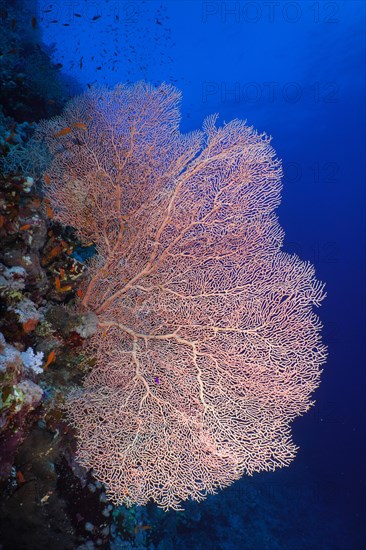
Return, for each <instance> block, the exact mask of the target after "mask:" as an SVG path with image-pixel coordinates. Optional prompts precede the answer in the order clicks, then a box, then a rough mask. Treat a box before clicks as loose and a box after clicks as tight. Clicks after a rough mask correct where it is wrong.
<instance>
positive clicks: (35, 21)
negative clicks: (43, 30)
mask: <svg viewBox="0 0 366 550" xmlns="http://www.w3.org/2000/svg"><path fill="white" fill-rule="evenodd" d="M31 22H32V29H36V28H37V18H36V17H35V16H34V15H33V17H32V21H31Z"/></svg>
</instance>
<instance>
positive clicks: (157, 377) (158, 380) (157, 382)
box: [154, 376, 160, 384]
mask: <svg viewBox="0 0 366 550" xmlns="http://www.w3.org/2000/svg"><path fill="white" fill-rule="evenodd" d="M154 380H155V383H156V384H160V379H159V376H155V378H154Z"/></svg>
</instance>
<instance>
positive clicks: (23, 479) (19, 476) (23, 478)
mask: <svg viewBox="0 0 366 550" xmlns="http://www.w3.org/2000/svg"><path fill="white" fill-rule="evenodd" d="M17 481H18V483H25V477H24V476H23V474H22V472H21V471H20V470H18V471H17Z"/></svg>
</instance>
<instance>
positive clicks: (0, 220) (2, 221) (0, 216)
mask: <svg viewBox="0 0 366 550" xmlns="http://www.w3.org/2000/svg"><path fill="white" fill-rule="evenodd" d="M4 222H5V218H4V216H2V215H1V214H0V228H1V227H2V226H3V225H4Z"/></svg>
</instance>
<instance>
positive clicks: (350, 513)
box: [25, 0, 366, 550]
mask: <svg viewBox="0 0 366 550" xmlns="http://www.w3.org/2000/svg"><path fill="white" fill-rule="evenodd" d="M27 9H28V10H29V12H28V13H29V14H30V15H32V16H33V15H35V16H36V17H37V21H38V23H39V31H40V34H41V36H42V41H43V42H44V43H45V44H46V45H47V47H48V50H49V52H50V53H51V52H52V59H53V61H54V62H55V63H61V64H62V68H61V74H62V77H63V78H64V79H65V81H66V82H68V86H69V94H70V95H71V96H72V95H74V94H75V93H78V92H80V91H82V90H83V89H85V88H86V87H87V85H88V84H92V83H95V82H98V83H101V84H108V85H114V84H115V83H117V82H126V81H129V82H135V81H137V80H141V79H144V80H147V81H149V82H152V83H155V84H158V83H160V82H163V81H165V82H169V83H173V84H174V85H176V86H177V87H178V88H179V89H181V90H182V92H183V102H182V126H181V128H182V131H190V130H194V129H196V128H200V127H201V126H202V121H203V119H204V118H205V117H206V116H207V115H209V114H211V113H215V112H217V113H219V114H220V119H219V122H221V123H222V122H224V121H229V120H231V119H233V118H241V119H246V120H247V121H248V123H249V124H250V125H253V126H254V127H255V128H256V129H257V130H258V131H260V132H262V131H265V132H267V133H268V134H270V135H272V136H273V141H272V145H273V146H274V148H275V150H276V151H277V154H278V156H279V157H280V158H281V159H282V160H283V167H284V178H283V200H282V204H281V206H280V208H279V209H278V215H279V218H280V222H281V225H282V227H283V228H284V230H285V232H286V239H285V250H287V251H289V252H295V253H297V254H298V255H299V256H300V257H301V258H302V259H304V260H309V261H310V262H312V263H313V264H314V265H315V267H316V273H317V277H318V278H319V279H320V280H322V281H324V282H325V283H326V290H327V298H326V300H325V301H324V302H323V305H322V307H321V308H320V310H319V312H318V313H319V315H320V317H321V320H322V322H323V324H324V339H325V341H326V343H327V345H328V347H329V358H328V361H327V363H326V365H325V366H324V372H323V376H322V384H321V386H320V388H319V389H318V391H317V392H316V394H315V399H316V405H315V406H314V407H313V408H312V410H311V411H310V412H309V413H308V414H307V415H305V416H304V417H302V418H300V419H298V420H297V421H296V422H295V425H294V440H295V442H296V444H298V445H299V447H300V450H299V452H298V456H297V458H296V459H295V461H294V462H293V463H292V464H291V466H290V467H289V468H286V469H284V470H279V471H276V472H274V473H262V474H257V475H255V476H254V477H253V478H250V479H249V478H243V479H241V480H240V481H239V482H237V483H236V484H234V485H233V486H231V487H229V488H228V489H226V490H224V491H222V492H221V493H219V494H218V495H215V496H213V497H210V498H208V499H207V500H206V501H205V502H203V503H201V504H192V505H190V506H189V507H188V509H189V513H190V516H191V522H190V524H189V525H188V526H187V529H186V530H184V529H183V530H182V532H181V534H180V539H179V538H178V539H177V542H176V543H175V546H174V548H178V549H180V548H182V549H183V548H184V549H186V548H192V549H194V550H195V549H201V548H205V549H206V550H210V549H211V548H212V549H223V550H229V549H232V548H234V549H245V550H266V549H268V550H313V549H314V550H318V549H319V550H320V549H321V550H362V549H364V548H366V534H365V525H366V523H365V519H366V516H365V464H366V460H365V458H366V457H365V364H366V357H365V145H366V143H365V128H366V125H365V3H364V2H363V1H352V0H347V1H336V2H327V1H314V2H313V1H295V2H279V1H278V2H266V1H254V2H245V1H243V2H218V1H211V2H204V1H203V2H201V1H197V0H178V1H174V0H169V1H155V0H151V1H150V0H147V1H137V0H136V1H117V0H109V1H108V0H98V1H96V0H94V1H85V0H78V1H76V0H75V1H73V2H61V1H60V0H58V1H56V2H50V1H40V2H38V4H37V5H35V4H34V2H29V4H25V13H26V12H27ZM180 541H181V542H180ZM161 544H162V546H161V548H165V546H164V541H162V542H161ZM115 548H122V546H119V543H118V541H116V543H115Z"/></svg>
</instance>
